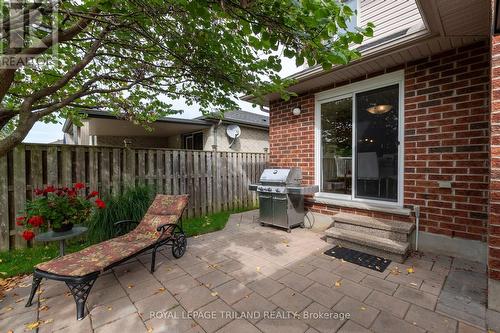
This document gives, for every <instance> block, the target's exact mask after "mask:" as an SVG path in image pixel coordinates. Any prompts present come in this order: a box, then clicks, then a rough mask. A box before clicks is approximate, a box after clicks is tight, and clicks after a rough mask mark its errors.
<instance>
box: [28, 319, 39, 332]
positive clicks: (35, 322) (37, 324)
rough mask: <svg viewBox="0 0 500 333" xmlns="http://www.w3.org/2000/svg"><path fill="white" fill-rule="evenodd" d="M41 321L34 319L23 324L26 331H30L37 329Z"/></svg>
mask: <svg viewBox="0 0 500 333" xmlns="http://www.w3.org/2000/svg"><path fill="white" fill-rule="evenodd" d="M41 323H42V321H41V320H38V321H34V322H32V323H29V324H25V325H24V326H26V331H28V330H30V331H31V330H34V329H37V328H38V327H39V326H40V324H41Z"/></svg>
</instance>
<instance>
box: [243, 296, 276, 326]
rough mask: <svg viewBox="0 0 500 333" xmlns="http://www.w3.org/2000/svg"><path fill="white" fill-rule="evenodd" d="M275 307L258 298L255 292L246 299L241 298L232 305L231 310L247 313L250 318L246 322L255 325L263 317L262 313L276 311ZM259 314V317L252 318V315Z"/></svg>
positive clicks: (260, 297)
mask: <svg viewBox="0 0 500 333" xmlns="http://www.w3.org/2000/svg"><path fill="white" fill-rule="evenodd" d="M276 308H277V306H276V305H275V304H274V303H271V302H270V301H268V300H267V299H265V298H264V297H262V296H260V295H259V294H257V293H256V292H253V293H252V294H250V295H248V297H244V298H242V299H241V300H240V301H238V302H236V303H235V304H233V309H234V310H236V311H238V312H240V313H248V314H250V315H249V316H251V317H252V318H247V319H248V321H250V322H252V323H256V322H257V321H259V320H260V319H261V317H263V316H264V314H263V313H264V312H271V311H273V310H274V309H276ZM256 312H257V313H259V315H255V316H253V313H256Z"/></svg>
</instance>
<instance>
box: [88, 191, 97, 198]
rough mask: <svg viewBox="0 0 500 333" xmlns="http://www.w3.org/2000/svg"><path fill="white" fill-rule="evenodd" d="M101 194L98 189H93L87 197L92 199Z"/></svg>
mask: <svg viewBox="0 0 500 333" xmlns="http://www.w3.org/2000/svg"><path fill="white" fill-rule="evenodd" d="M98 195H99V192H97V191H92V192H90V193H89V195H87V199H90V198H93V197H97V196H98Z"/></svg>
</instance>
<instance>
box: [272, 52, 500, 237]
mask: <svg viewBox="0 0 500 333" xmlns="http://www.w3.org/2000/svg"><path fill="white" fill-rule="evenodd" d="M489 63H490V61H489V47H488V45H486V44H483V43H480V44H474V45H470V46H466V47H462V48H458V49H452V50H449V51H446V52H444V53H441V54H436V55H433V56H430V57H427V58H423V59H420V60H418V61H413V62H409V63H405V64H403V65H400V66H398V67H394V68H387V69H386V70H384V71H381V72H377V73H368V74H367V75H366V76H363V77H359V78H356V79H354V80H350V81H347V82H339V83H334V84H328V85H325V87H323V88H321V89H317V90H315V91H311V92H308V93H305V94H303V95H301V96H298V97H296V98H292V99H291V100H290V101H286V102H285V101H274V102H272V103H271V105H270V109H271V111H270V131H269V138H270V165H271V166H274V167H300V168H302V172H303V176H304V179H303V182H304V183H306V184H313V183H314V153H315V152H314V107H315V105H314V93H316V92H319V91H323V90H327V89H332V88H336V87H340V86H343V85H346V84H349V83H353V82H357V81H361V80H363V79H366V78H371V77H375V76H378V75H381V74H384V73H389V72H392V71H395V70H401V69H404V72H405V87H404V88H405V96H404V105H405V115H404V117H405V119H404V127H405V128H404V131H405V132H404V140H405V141H404V147H405V157H404V160H405V162H404V163H405V164H404V180H405V183H404V205H413V204H416V205H420V206H421V215H420V217H421V220H420V229H421V230H422V231H427V232H431V233H437V234H443V235H447V236H451V237H461V238H466V239H474V240H481V241H486V231H487V230H486V227H487V220H488V214H487V212H488V186H489V179H488V176H489V153H488V151H489V148H488V147H489V130H488V127H489V125H488V121H489V66H490V65H489ZM295 106H300V107H301V109H302V112H301V114H300V115H299V116H293V115H292V112H291V109H292V108H293V107H295ZM499 177H500V176H499ZM499 180H500V178H499ZM439 181H451V183H452V188H451V189H446V188H440V187H439V185H438V182H439ZM308 206H309V208H310V209H311V210H312V211H316V212H320V213H323V214H334V213H336V212H339V211H346V212H350V213H356V214H363V215H371V216H375V217H382V218H389V219H397V220H406V221H411V220H412V218H411V217H405V216H402V215H392V214H387V213H380V212H373V211H367V210H359V209H354V208H344V207H337V206H330V205H328V206H326V205H323V204H318V203H314V202H312V201H308ZM499 207H500V206H499ZM499 211H500V210H499Z"/></svg>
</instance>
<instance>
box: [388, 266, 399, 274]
mask: <svg viewBox="0 0 500 333" xmlns="http://www.w3.org/2000/svg"><path fill="white" fill-rule="evenodd" d="M390 273H391V274H392V275H399V274H401V271H400V270H399V267H394V268H393V269H391V271H390Z"/></svg>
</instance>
